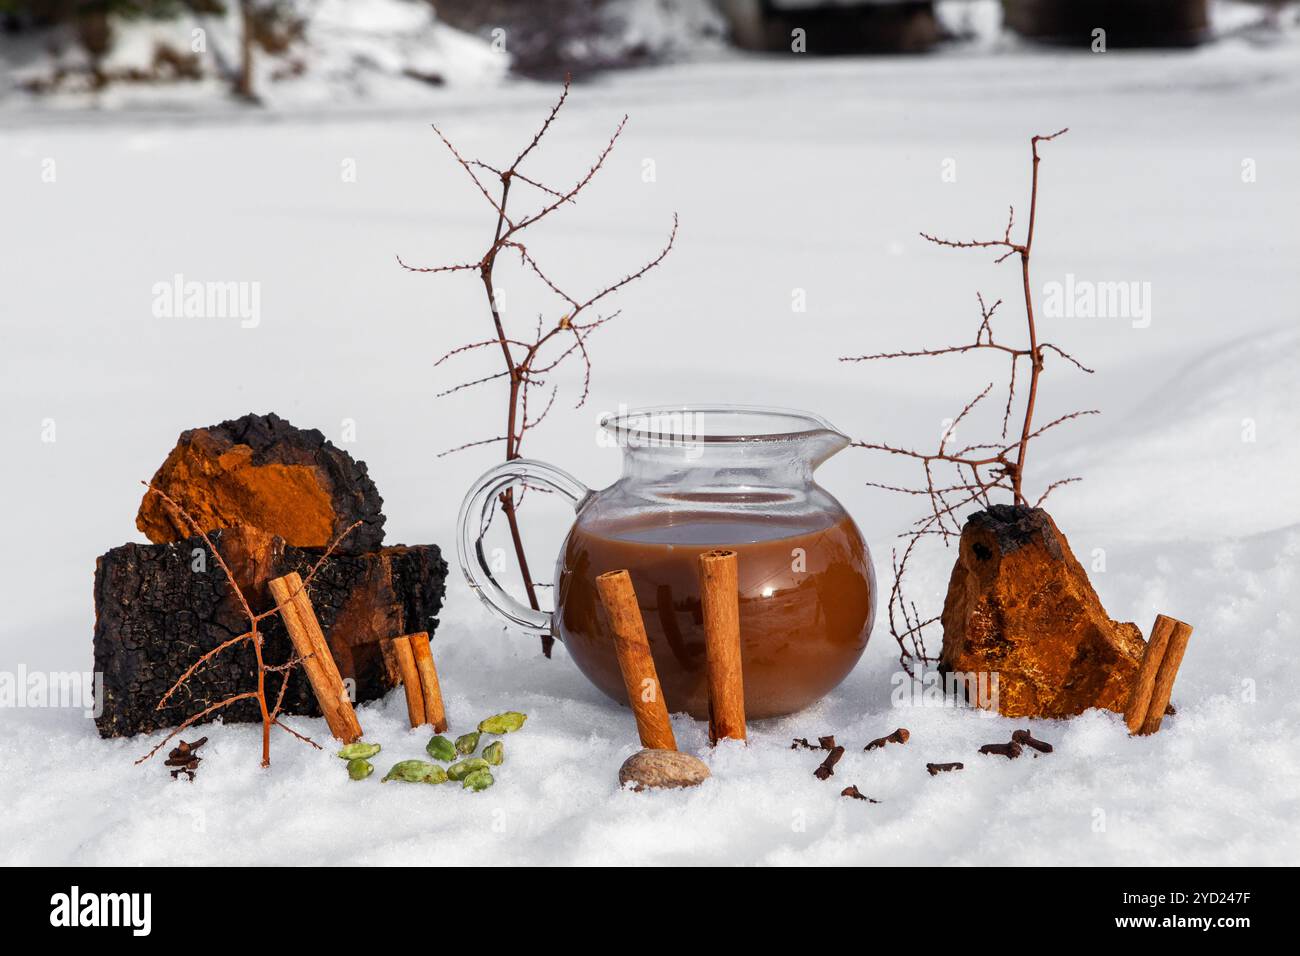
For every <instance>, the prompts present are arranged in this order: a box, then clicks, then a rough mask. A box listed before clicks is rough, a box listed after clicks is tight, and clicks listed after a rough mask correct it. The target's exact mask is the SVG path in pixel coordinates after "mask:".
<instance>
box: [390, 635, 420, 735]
mask: <svg viewBox="0 0 1300 956" xmlns="http://www.w3.org/2000/svg"><path fill="white" fill-rule="evenodd" d="M389 643H390V644H391V645H392V647H393V651H394V652H395V653H396V654H397V669H398V670H399V671H401V673H402V689H403V690H405V691H406V716H407V718H408V719H409V720H410V721H411V726H412V727H419V726H420V725H421V724H423V723H424V694H423V692H421V690H420V671H419V668H417V667H416V666H415V652H414V651H412V650H411V638H410V637H409V636H407V635H403V636H401V637H394V638H390V639H389Z"/></svg>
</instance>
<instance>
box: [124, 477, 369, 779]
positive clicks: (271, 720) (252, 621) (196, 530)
mask: <svg viewBox="0 0 1300 956" xmlns="http://www.w3.org/2000/svg"><path fill="white" fill-rule="evenodd" d="M141 484H142V485H144V486H145V488H146V489H148V491H147V492H146V494H155V495H157V496H158V497H159V498H161V499H162V500H163V502H164V503H165V504H166V505H167V507H168V508H170V509H171V511H172V513H173V514H175V515H176V516H178V517H179V518H180V519H181V520H182V521H183V522H184V523H185V526H186V527H188V528H189V529H190V531H191V533H193V534H195V535H198V536H199V537H200V538H202V539H203V543H204V544H205V545H206V546H207V549H208V552H209V553H210V554H211V555H212V557H213V560H215V561H216V562H217V566H218V567H219V568H220V569H221V573H222V574H224V575H225V578H226V582H227V583H228V584H229V585H230V590H231V592H232V593H233V594H234V595H235V598H236V599H237V600H238V601H239V606H240V608H241V609H242V610H243V612H244V616H245V617H247V618H248V628H249V629H248V630H247V631H245V632H244V633H242V634H237V635H235V636H234V637H232V638H229V639H228V640H225V641H222V642H221V643H220V644H218V645H217V646H216V647H214V648H212V650H210V651H208V652H206V653H205V654H203V655H202V656H201V657H200V658H199V659H198V660H196V661H195V662H194V663H193V664H191V665H190V666H189V667H188V668H186V669H185V672H184V673H182V674H181V676H180V677H178V678H177V679H176V681H175V683H173V684H172V686H171V687H169V688H168V689H167V692H166V693H164V694H163V696H162V698H161V699H160V700H159V701H158V709H159V710H161V709H162V708H163V707H164V706H165V705H166V704H167V702H168V701H169V700H170V699H171V698H172V696H173V695H174V694H175V693H176V692H177V691H178V690H179V689H180V688H181V687H183V686H185V685H186V684H187V683H188V682H189V680H190V678H191V677H193V676H194V675H195V673H197V672H198V671H199V669H200V668H201V667H203V665H204V664H206V663H208V662H209V661H211V660H212V659H213V658H214V657H217V656H218V655H219V654H221V653H222V652H223V651H227V650H229V649H230V648H232V647H237V646H239V645H240V644H242V643H244V642H245V641H251V642H252V645H253V655H254V657H255V658H256V661H257V689H256V690H254V691H245V692H243V693H239V694H232V695H231V696H229V697H226V698H224V699H223V700H219V701H217V702H216V703H214V704H211V705H209V706H208V707H206V708H204V709H203V710H201V711H200V712H199V713H197V714H194V715H193V716H191V717H187V718H186V719H185V720H183V721H182V722H181V723H180V725H179V726H178V727H176V728H175V729H174V730H173V731H172V732H171V733H169V734H168V735H167V736H166V737H164V738H163V739H162V741H161V742H160V743H159V744H158V745H157V746H156V747H154V748H153V749H152V750H150V751H149V752H148V753H147V754H145V755H144V756H143V757H141V758H140V759H139V760H137V761H136V763H143V762H144V761H146V760H148V759H149V758H150V757H152V756H154V754H156V753H158V751H160V750H161V749H162V748H163V746H164V745H166V743H167V742H168V741H169V740H171V739H172V738H173V737H175V736H176V735H177V734H179V733H180V732H181V731H183V730H185V728H187V727H189V726H191V725H193V724H195V723H198V722H199V721H200V720H202V719H203V718H205V717H207V716H209V715H210V714H213V713H215V712H216V711H218V710H221V709H223V708H225V707H228V706H230V705H231V704H233V703H236V702H238V701H241V700H256V701H257V703H258V707H259V708H260V709H261V712H262V766H263V767H269V766H270V765H271V728H272V727H273V726H279V727H281V728H282V729H283V730H286V731H288V732H289V733H291V734H293V735H294V736H295V737H297V738H299V739H300V740H303V741H306V742H307V743H309V744H311V745H312V746H313V747H316V748H317V749H319V748H320V745H319V744H317V743H316V742H315V741H314V740H312V739H311V738H309V737H305V736H303V735H302V734H300V733H298V732H297V731H295V730H291V729H290V728H288V727H286V726H285V725H284V724H283V723H281V722H280V720H279V715H280V710H281V708H282V706H283V704H284V692H285V689H286V688H287V687H288V686H289V674H290V672H291V671H292V670H293V668H294V667H296V666H297V665H298V664H300V663H301V662H302V660H303V658H301V657H297V656H293V657H290V658H289V660H287V661H285V662H284V663H283V664H268V663H267V662H266V659H265V657H264V656H263V653H262V651H263V636H262V632H261V630H260V629H259V628H258V625H259V624H260V623H261V622H262V621H264V620H266V619H267V618H268V617H270V616H271V615H273V614H278V613H280V611H281V609H282V608H283V607H284V605H285V604H286V603H288V601H289V600H292V599H293V598H295V597H297V596H298V594H300V593H302V591H305V590H306V589H307V586H308V585H309V584H311V582H312V579H313V578H315V577H316V572H317V571H319V570H320V569H321V567H322V566H324V564H325V562H326V561H327V560H329V558H330V556H331V555H332V554H333V553H334V551H335V549H337V548H338V546H339V543H340V542H342V540H343V539H344V538H346V537H347V536H348V535H349V534H351V533H352V532H353V531H354V530H355V529H356V528H357V527H358V526H359V525H360V524H361V522H360V521H355V522H353V523H352V524H351V525H349V526H348V527H347V528H345V529H344V530H343V531H342V532H341V533H340V534H339V535H338V536H337V537H335V538H334V540H333V541H331V542H330V544H329V547H327V548H326V549H325V551H324V552H323V553H322V554H321V556H320V557H319V558H318V559H317V560H316V562H315V564H313V565H312V567H311V569H310V570H309V571H308V572H307V575H306V577H304V578H303V581H302V586H301V587H300V588H299V589H298V590H295V591H294V592H293V594H291V595H290V596H289V598H288V599H287V600H286V601H285V602H282V603H280V604H277V605H275V607H272V608H270V609H269V610H266V611H262V612H260V613H255V612H254V611H253V608H252V605H251V604H250V603H249V601H248V598H247V597H246V596H245V595H244V591H243V588H241V587H240V586H239V582H238V581H237V580H236V579H235V575H234V572H233V571H231V570H230V566H229V565H228V564H226V559H225V558H224V557H223V556H222V554H221V552H220V551H219V550H217V547H216V545H214V544H213V543H212V539H211V538H210V537H209V536H208V533H207V532H206V531H204V530H203V528H202V527H200V526H199V524H198V522H197V521H195V520H194V518H193V517H192V516H191V515H190V513H189V512H188V511H186V510H185V508H184V507H183V506H182V505H181V504H180V502H178V501H176V500H175V499H174V498H172V497H171V496H170V495H168V494H167V493H166V492H165V491H163V490H162V489H161V488H158V487H156V486H154V485H151V484H149V482H147V481H142V482H141ZM268 674H278V675H279V676H280V689H279V693H278V694H277V696H276V700H275V704H274V705H273V706H268V704H267V698H266V677H267V675H268Z"/></svg>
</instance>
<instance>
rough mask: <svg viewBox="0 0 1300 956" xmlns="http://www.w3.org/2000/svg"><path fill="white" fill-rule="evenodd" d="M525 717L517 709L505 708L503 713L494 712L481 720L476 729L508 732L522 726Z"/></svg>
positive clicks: (498, 732)
mask: <svg viewBox="0 0 1300 956" xmlns="http://www.w3.org/2000/svg"><path fill="white" fill-rule="evenodd" d="M527 719H528V715H527V714H521V713H519V711H517V710H507V711H506V712H505V713H504V714H495V715H493V716H491V717H488V718H487V719H486V720H483V721H482V722H481V723H479V725H478V729H479V730H481V731H482V732H483V733H485V734H508V733H510V732H511V731H512V730H518V729H519V728H520V727H522V726H523V725H524V721H525V720H527Z"/></svg>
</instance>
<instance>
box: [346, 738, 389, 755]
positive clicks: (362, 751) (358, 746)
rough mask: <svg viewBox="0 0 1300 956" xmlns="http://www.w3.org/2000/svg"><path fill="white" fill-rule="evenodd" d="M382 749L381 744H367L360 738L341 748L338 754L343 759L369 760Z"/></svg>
mask: <svg viewBox="0 0 1300 956" xmlns="http://www.w3.org/2000/svg"><path fill="white" fill-rule="evenodd" d="M382 749H383V748H382V747H380V746H379V744H367V743H362V742H361V741H360V740H358V741H357V742H356V743H354V744H348V745H347V746H346V747H344V748H343V749H342V750H340V751H339V752H338V756H339V757H341V758H342V759H343V760H369V759H370V758H371V757H373V756H374V755H375V754H377V753H379V751H380V750H382Z"/></svg>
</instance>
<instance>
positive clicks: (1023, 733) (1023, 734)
mask: <svg viewBox="0 0 1300 956" xmlns="http://www.w3.org/2000/svg"><path fill="white" fill-rule="evenodd" d="M1011 740H1012V741H1013V742H1014V743H1018V744H1023V745H1024V746H1026V747H1033V748H1034V749H1035V750H1037V751H1038V752H1039V753H1040V754H1050V753H1051V752H1052V745H1051V744H1049V743H1047V742H1046V741H1044V740H1036V739H1034V737H1033V736H1032V735H1031V734H1030V733H1029V731H1027V730H1017V731H1016V732H1015V733H1013V734H1012V735H1011Z"/></svg>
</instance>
